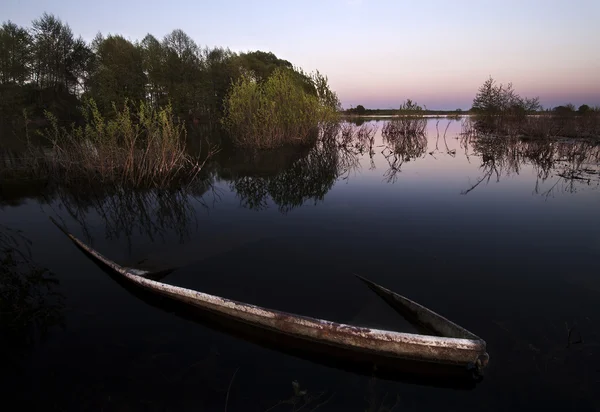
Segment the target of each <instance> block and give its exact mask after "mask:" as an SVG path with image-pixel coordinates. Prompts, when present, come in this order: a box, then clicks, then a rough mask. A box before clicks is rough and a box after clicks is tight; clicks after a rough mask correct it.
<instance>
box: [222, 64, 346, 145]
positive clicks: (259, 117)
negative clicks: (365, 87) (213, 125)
mask: <svg viewBox="0 0 600 412" xmlns="http://www.w3.org/2000/svg"><path fill="white" fill-rule="evenodd" d="M298 79H299V76H298V73H297V72H294V71H293V70H291V69H285V68H279V69H276V70H275V71H274V72H273V74H271V76H269V77H268V79H266V80H265V81H260V80H259V79H257V78H256V77H255V76H254V75H253V74H252V73H244V74H242V76H241V77H240V78H239V80H238V81H237V82H236V83H234V84H233V85H232V87H231V90H230V92H229V94H228V96H227V98H226V99H225V116H224V118H223V120H222V123H223V126H224V127H225V129H226V130H227V132H228V133H229V135H230V136H231V138H232V140H233V142H234V144H235V145H236V146H243V147H251V148H256V149H269V148H275V147H281V146H286V145H298V144H307V143H309V142H312V141H314V140H315V139H316V137H317V135H318V126H319V124H322V123H324V122H329V121H332V120H334V119H335V118H336V117H337V110H338V109H339V101H338V99H337V96H336V95H335V93H333V92H332V91H331V90H330V89H329V87H328V86H327V79H326V78H324V77H323V76H321V75H320V74H319V73H317V74H315V75H313V76H312V77H311V78H310V81H311V83H312V87H311V88H310V89H309V90H307V87H306V85H305V84H302V82H300V81H299V80H298Z"/></svg>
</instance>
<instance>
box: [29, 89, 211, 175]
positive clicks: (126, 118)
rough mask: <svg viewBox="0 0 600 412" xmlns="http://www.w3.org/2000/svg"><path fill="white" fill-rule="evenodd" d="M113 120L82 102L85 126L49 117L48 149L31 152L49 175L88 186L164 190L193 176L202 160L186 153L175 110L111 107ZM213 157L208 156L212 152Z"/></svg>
mask: <svg viewBox="0 0 600 412" xmlns="http://www.w3.org/2000/svg"><path fill="white" fill-rule="evenodd" d="M113 109H114V112H115V116H114V117H113V118H110V119H107V118H105V117H104V116H103V115H102V114H101V113H100V111H99V110H98V107H97V105H96V103H95V102H94V100H91V99H90V100H86V101H85V102H84V106H83V108H82V110H83V116H84V119H85V121H84V125H83V126H75V125H73V126H71V128H66V127H61V126H59V122H58V119H57V118H56V117H55V116H54V115H53V114H52V113H50V112H46V117H47V119H48V121H49V123H50V127H49V128H48V129H46V130H44V131H43V132H41V133H42V135H43V137H44V138H45V139H46V140H47V142H48V143H49V145H50V148H49V149H42V148H31V151H32V152H33V153H34V154H35V155H36V156H34V157H33V159H34V161H35V162H36V164H37V165H38V166H42V167H43V168H44V169H45V170H44V171H45V173H47V174H50V175H54V176H56V177H58V178H59V179H60V180H61V181H63V182H68V181H76V182H81V181H88V182H101V183H121V184H126V185H131V186H151V187H165V186H168V185H169V183H170V182H172V181H174V180H175V179H176V178H177V177H180V176H182V175H183V176H193V175H195V174H197V173H198V172H199V171H200V169H201V168H202V166H203V164H204V161H206V159H204V161H201V160H200V159H199V158H198V157H195V156H192V155H190V154H189V153H188V152H187V151H186V141H185V139H186V130H185V126H184V125H183V124H182V123H180V122H178V121H177V119H176V118H175V116H173V113H172V109H171V106H166V107H163V108H160V109H158V110H153V109H152V108H150V107H149V106H148V105H147V104H145V103H144V102H140V103H139V104H138V105H137V106H134V105H132V104H131V103H129V102H128V101H126V102H125V104H124V105H123V107H122V108H117V107H116V105H114V104H113ZM209 153H210V151H209Z"/></svg>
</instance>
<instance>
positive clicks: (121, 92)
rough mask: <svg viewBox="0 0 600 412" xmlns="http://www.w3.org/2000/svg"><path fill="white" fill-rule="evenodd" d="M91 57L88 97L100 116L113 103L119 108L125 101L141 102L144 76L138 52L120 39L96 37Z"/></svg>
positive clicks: (141, 59) (123, 39)
mask: <svg viewBox="0 0 600 412" xmlns="http://www.w3.org/2000/svg"><path fill="white" fill-rule="evenodd" d="M92 48H93V50H94V54H95V61H94V64H93V69H92V73H91V76H90V88H89V96H90V97H92V98H93V99H94V100H95V101H96V102H97V104H98V107H99V108H100V110H101V111H102V113H110V111H111V109H112V107H113V103H116V104H117V105H119V106H120V105H122V104H123V103H124V102H125V101H126V100H127V99H129V100H133V101H140V100H143V99H144V97H145V86H146V76H145V74H144V71H143V57H142V51H141V49H140V48H139V47H138V46H136V45H134V44H132V43H131V42H130V41H129V40H126V39H125V38H123V37H121V36H113V35H110V36H108V37H106V38H105V37H103V36H102V35H100V34H99V35H98V36H96V38H95V39H94V41H93V43H92Z"/></svg>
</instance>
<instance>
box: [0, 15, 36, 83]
mask: <svg viewBox="0 0 600 412" xmlns="http://www.w3.org/2000/svg"><path fill="white" fill-rule="evenodd" d="M31 45H32V43H31V35H30V34H29V33H28V32H27V30H25V29H24V28H22V27H18V26H17V25H16V24H14V23H12V22H11V21H8V22H6V23H4V24H2V27H0V84H11V83H12V84H19V85H22V84H23V83H25V81H26V80H27V79H28V77H29V74H30V71H29V70H30V67H29V65H28V63H29V61H30V59H31V51H32V50H31Z"/></svg>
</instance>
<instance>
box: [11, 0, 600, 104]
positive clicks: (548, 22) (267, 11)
mask: <svg viewBox="0 0 600 412" xmlns="http://www.w3.org/2000/svg"><path fill="white" fill-rule="evenodd" d="M43 12H48V13H52V14H55V15H56V16H58V17H60V18H61V19H62V20H63V21H65V22H67V23H68V24H69V25H70V26H71V28H72V30H73V32H74V33H75V34H76V35H79V34H80V35H82V36H83V38H84V39H86V40H88V41H90V40H91V39H93V37H94V36H95V35H96V33H98V32H102V33H103V34H108V33H112V34H121V35H123V36H124V37H126V38H129V39H131V40H138V39H139V40H141V39H142V38H143V37H144V36H145V35H146V34H147V33H152V34H154V35H155V36H156V37H159V38H161V37H162V36H164V35H165V34H167V33H168V32H170V31H172V30H173V29H176V28H179V29H182V30H184V31H185V32H186V33H187V34H189V35H190V36H191V37H192V38H193V39H194V40H195V41H196V42H197V43H198V45H200V46H203V47H204V46H223V47H229V48H230V49H231V50H233V51H250V50H264V51H271V52H273V53H275V54H276V55H277V56H278V57H280V58H283V59H286V60H289V61H290V62H292V63H293V64H294V65H296V66H300V67H302V68H303V69H305V70H307V71H313V70H315V69H319V71H321V72H322V73H324V74H326V75H327V76H328V77H329V81H330V84H331V86H332V88H333V89H334V90H335V91H336V92H337V93H338V95H339V97H340V99H341V101H342V103H343V105H344V107H350V106H356V105H358V104H362V105H364V106H365V107H367V108H396V107H398V106H399V104H400V102H401V101H403V100H405V99H406V98H412V99H413V100H416V101H417V102H418V103H419V104H423V105H426V106H427V108H429V109H456V108H462V109H468V108H470V107H471V103H472V100H473V97H474V95H475V93H476V91H477V88H478V87H479V86H480V85H481V84H482V83H483V82H484V81H485V80H486V79H487V78H488V77H489V76H490V75H491V76H492V77H493V78H494V79H496V80H497V81H499V82H501V83H508V82H512V83H513V86H514V87H515V88H516V90H517V92H519V93H520V94H521V95H522V96H539V97H540V100H541V103H542V105H543V106H544V107H553V106H556V105H559V104H565V103H569V102H571V103H573V104H575V105H576V106H578V105H580V104H583V103H587V104H590V105H600V0H573V1H564V0H561V1H554V0H552V1H541V0H540V1H533V0H521V1H516V0H505V1H479V0H473V1H466V0H465V1H459V0H454V1H433V0H430V1H424V2H418V1H402V0H395V1H394V0H389V1H387V0H372V1H369V0H302V1H293V2H292V1H283V0H281V1H247V0H236V1H225V0H223V1H210V2H202V1H197V0H196V1H194V0H186V1H170V2H166V1H153V0H145V1H141V0H135V1H124V0H119V1H117V0H102V1H93V2H89V1H87V2H86V1H82V0H60V1H48V0H46V1H44V0H2V2H0V20H1V21H6V20H11V21H13V22H14V23H16V24H19V25H22V26H27V27H29V26H30V25H31V21H32V20H33V19H35V18H37V17H39V16H41V15H42V13H43Z"/></svg>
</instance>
